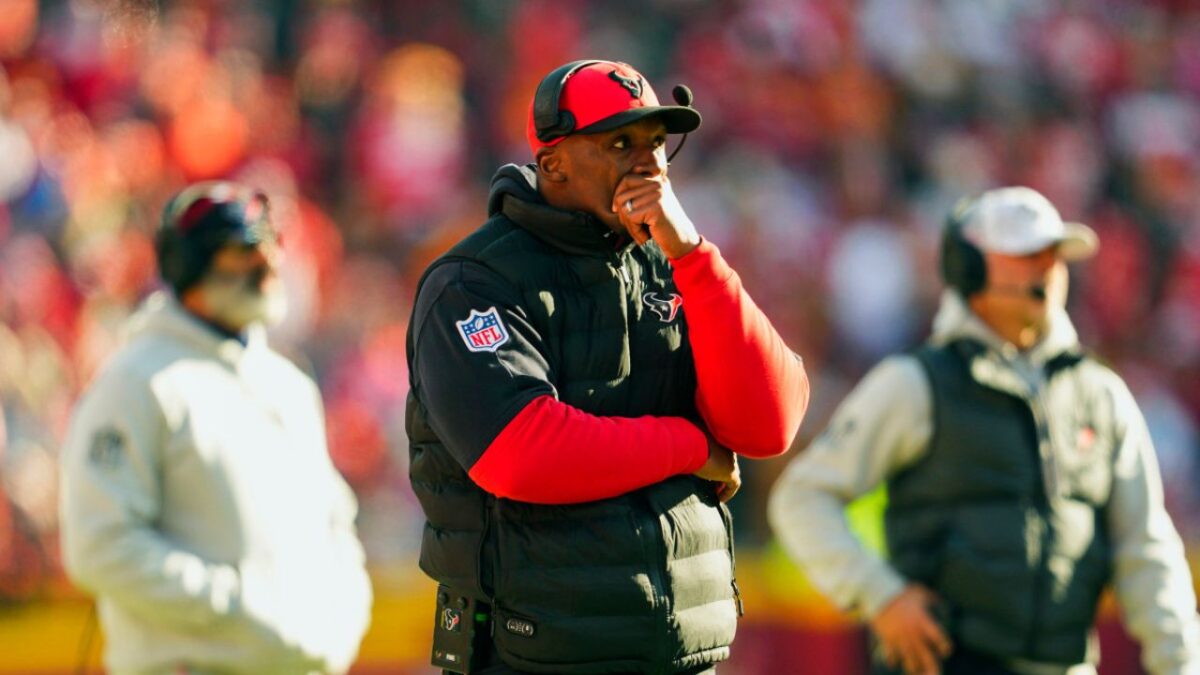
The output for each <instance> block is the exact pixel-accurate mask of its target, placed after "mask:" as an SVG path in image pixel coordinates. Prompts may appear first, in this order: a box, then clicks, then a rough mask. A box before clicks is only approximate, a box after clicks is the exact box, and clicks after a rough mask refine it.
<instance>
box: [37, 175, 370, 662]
mask: <svg viewBox="0 0 1200 675" xmlns="http://www.w3.org/2000/svg"><path fill="white" fill-rule="evenodd" d="M157 248H158V255H159V271H160V273H161V276H162V278H163V280H164V281H165V282H166V284H167V285H168V286H169V287H170V292H160V293H156V294H154V295H152V296H151V297H150V298H148V299H147V301H146V302H145V303H144V305H143V307H142V308H141V311H140V312H139V313H138V314H137V315H136V316H135V317H134V318H133V319H132V320H131V324H130V326H129V339H128V343H127V344H126V345H125V346H124V347H123V348H122V349H121V350H120V351H119V352H118V353H117V354H116V355H115V356H114V357H113V358H112V360H111V361H110V362H109V363H108V365H107V367H105V368H104V369H103V370H102V371H101V372H100V374H99V375H97V377H96V380H95V381H94V383H93V384H92V385H91V387H90V388H89V389H88V391H87V392H85V394H84V396H83V397H82V398H81V400H80V402H79V404H78V407H77V408H76V410H75V414H74V416H73V419H72V423H71V426H70V430H69V432H68V436H67V441H66V444H65V447H64V449H63V453H62V469H61V473H62V476H61V479H62V490H61V495H62V499H61V516H60V517H61V521H62V547H63V556H64V564H65V567H66V570H67V573H68V575H69V576H70V577H71V578H72V579H73V580H74V581H75V582H76V583H78V584H79V585H80V586H81V587H83V588H84V589H87V590H89V591H91V592H92V593H94V594H95V595H96V596H97V600H98V605H99V613H100V620H101V623H102V625H103V628H104V631H105V636H106V644H107V654H106V663H107V666H108V668H109V669H110V671H111V672H114V673H181V672H186V673H215V672H222V673H341V672H345V671H346V670H347V669H348V668H349V667H350V664H351V662H352V661H353V660H354V657H355V655H356V653H357V650H358V645H359V641H360V640H361V638H362V635H363V633H364V632H365V630H366V627H367V624H368V622H369V614H370V606H371V586H370V582H369V580H368V578H367V574H366V570H365V568H364V557H363V551H362V547H361V545H360V544H359V541H358V538H357V536H356V534H355V529H354V518H355V513H356V503H355V499H354V496H353V494H352V493H351V492H350V490H349V488H348V487H347V486H346V484H345V483H344V482H343V480H342V478H341V476H340V475H339V474H338V473H337V471H336V470H335V469H334V467H333V465H332V464H331V462H330V459H329V455H328V452H327V450H326V446H325V438H326V437H325V429H324V423H323V415H322V404H321V398H320V395H319V393H318V391H317V388H316V386H315V384H314V383H313V381H312V380H311V379H310V378H309V377H308V376H307V375H305V374H304V373H302V372H301V371H300V370H299V369H298V368H296V367H295V366H294V365H293V364H292V363H291V362H289V361H288V360H286V359H285V358H283V357H282V356H280V355H279V354H277V353H276V352H275V351H273V350H272V349H271V348H270V347H269V346H268V345H267V343H266V341H265V335H264V330H263V325H262V324H264V323H271V322H277V321H278V320H279V319H280V318H282V315H283V313H284V311H285V297H284V295H283V289H282V286H281V283H280V280H279V278H278V276H277V274H278V266H279V264H280V257H281V251H280V248H279V245H278V243H277V239H276V233H275V230H274V227H273V224H272V222H271V217H270V213H269V210H268V204H267V200H266V197H265V195H263V194H262V193H261V192H258V191H256V190H253V189H250V188H248V187H245V186H243V185H239V184H235V183H229V182H204V183H197V184H195V185H192V186H190V187H188V188H186V189H184V190H183V191H182V192H180V193H179V194H178V195H177V196H175V197H174V198H173V199H172V200H171V201H170V202H169V203H168V204H167V206H166V208H165V210H164V214H163V219H162V225H161V228H160V230H159V233H158V240H157Z"/></svg>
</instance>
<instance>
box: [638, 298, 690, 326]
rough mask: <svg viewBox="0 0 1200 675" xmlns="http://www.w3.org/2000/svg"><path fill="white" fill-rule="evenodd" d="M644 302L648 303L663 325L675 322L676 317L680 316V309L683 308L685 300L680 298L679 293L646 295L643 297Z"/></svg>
mask: <svg viewBox="0 0 1200 675" xmlns="http://www.w3.org/2000/svg"><path fill="white" fill-rule="evenodd" d="M642 302H644V303H646V306H647V307H649V308H650V309H651V311H653V312H654V313H655V314H657V315H658V318H659V320H661V321H662V322H663V323H671V322H672V321H674V320H675V316H676V315H677V314H679V308H680V307H683V298H681V297H679V294H678V293H653V292H651V293H646V294H644V295H642Z"/></svg>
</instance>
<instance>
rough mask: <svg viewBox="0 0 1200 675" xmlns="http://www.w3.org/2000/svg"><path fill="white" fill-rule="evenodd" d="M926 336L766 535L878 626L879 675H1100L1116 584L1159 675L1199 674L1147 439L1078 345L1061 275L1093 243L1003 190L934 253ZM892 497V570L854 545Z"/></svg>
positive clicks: (844, 423)
mask: <svg viewBox="0 0 1200 675" xmlns="http://www.w3.org/2000/svg"><path fill="white" fill-rule="evenodd" d="M942 243H943V248H942V273H943V277H944V279H945V281H946V284H947V286H948V289H947V291H946V292H945V294H944V296H943V300H942V307H941V310H940V312H939V314H938V316H937V318H936V319H935V321H934V327H933V335H932V337H931V338H930V339H929V341H928V342H927V343H926V344H925V346H923V347H922V348H920V349H918V350H916V351H915V352H914V353H911V354H905V355H901V356H894V357H891V358H888V359H885V360H884V361H883V362H882V363H880V364H879V365H878V366H877V367H876V368H875V369H874V370H872V371H871V372H870V373H868V374H867V375H866V377H865V378H864V379H863V381H862V382H861V383H859V385H858V386H857V387H856V388H855V390H854V391H853V392H851V394H850V395H849V396H848V397H847V398H846V400H845V402H843V403H842V405H841V407H840V408H839V409H838V410H837V412H836V413H835V414H834V416H833V419H832V420H831V422H830V424H829V427H828V429H827V430H826V432H825V433H824V434H822V435H821V436H820V437H819V438H818V439H817V440H816V441H814V443H813V445H812V447H811V448H810V449H809V450H808V451H807V452H806V453H804V454H803V455H801V456H800V457H799V458H798V459H797V460H796V461H795V462H793V463H792V464H791V465H790V466H789V467H788V469H787V470H786V472H785V473H784V475H783V476H782V478H781V479H780V480H779V482H778V484H777V485H776V486H775V489H774V491H773V493H772V496H771V501H770V519H771V525H772V527H773V528H774V530H775V532H776V534H777V535H778V537H779V539H780V541H781V542H782V543H783V545H784V547H785V548H786V549H787V551H788V552H789V553H790V554H791V555H792V556H793V557H794V558H795V559H796V560H797V561H799V562H800V563H801V564H802V565H803V567H804V569H805V571H806V572H807V573H808V575H809V577H810V579H811V580H812V581H813V583H814V584H815V585H816V586H817V588H819V589H820V590H821V591H823V592H824V593H826V594H827V595H828V596H829V597H830V598H831V599H833V600H834V601H835V602H836V603H838V604H839V605H841V606H842V607H843V608H846V609H848V610H851V611H854V612H856V613H857V614H858V615H860V616H861V617H863V618H864V619H866V620H868V621H869V622H870V625H871V628H872V630H873V632H874V634H875V637H876V638H877V643H878V650H877V654H876V655H877V656H878V657H880V658H878V660H877V662H876V664H875V672H876V673H889V672H897V671H899V670H901V669H903V670H904V671H905V672H907V673H939V672H941V673H946V674H948V675H1014V674H1015V675H1042V674H1045V675H1086V674H1087V673H1091V674H1092V675H1094V674H1095V672H1096V670H1095V666H1094V663H1095V660H1096V658H1097V653H1096V649H1095V640H1094V636H1093V635H1092V631H1091V629H1092V624H1093V622H1094V619H1095V614H1096V607H1097V603H1098V600H1099V598H1100V594H1101V591H1102V590H1103V589H1104V587H1105V586H1106V585H1107V584H1109V583H1112V584H1113V585H1114V586H1115V588H1116V593H1117V598H1118V599H1119V601H1120V603H1121V607H1122V610H1123V612H1124V618H1125V623H1126V626H1127V627H1128V628H1129V630H1130V632H1131V633H1133V635H1134V636H1135V637H1136V638H1138V640H1140V641H1141V643H1142V660H1143V662H1144V663H1145V666H1146V668H1147V669H1148V670H1149V672H1150V673H1152V674H1153V675H1185V674H1187V675H1197V674H1198V673H1200V625H1198V624H1197V619H1196V602H1195V596H1194V593H1193V588H1192V579H1191V575H1190V573H1189V571H1188V567H1187V562H1186V560H1185V559H1184V554H1183V546H1182V544H1181V542H1180V539H1179V535H1178V534H1177V533H1176V531H1175V528H1174V527H1173V525H1172V523H1171V520H1170V518H1169V517H1168V515H1167V513H1166V510H1165V509H1164V508H1163V501H1162V485H1161V478H1160V476H1159V471H1158V465H1157V463H1156V461H1155V456H1154V448H1153V446H1152V445H1151V442H1150V437H1149V434H1148V433H1147V431H1146V425H1145V421H1144V420H1143V419H1142V414H1141V412H1140V411H1139V410H1138V407H1137V404H1136V403H1135V402H1134V399H1133V397H1132V395H1131V394H1130V393H1129V390H1128V389H1127V388H1126V386H1125V383H1124V382H1122V381H1121V378H1120V377H1119V376H1118V375H1117V374H1116V373H1114V372H1113V371H1112V370H1110V369H1109V368H1107V367H1105V366H1104V365H1102V364H1101V363H1100V362H1098V361H1097V360H1096V359H1094V358H1092V357H1091V356H1089V355H1088V354H1087V353H1086V352H1085V351H1084V350H1083V349H1082V347H1081V346H1080V344H1079V340H1078V337H1077V336H1076V333H1075V329H1074V328H1073V327H1072V325H1071V320H1070V318H1068V316H1067V313H1066V311H1065V309H1064V306H1065V301H1066V294H1067V268H1066V261H1068V260H1078V259H1081V258H1085V257H1088V256H1090V255H1091V254H1092V253H1093V252H1094V250H1095V249H1096V246H1097V241H1096V236H1095V233H1093V232H1092V231H1091V229H1090V228H1087V227H1086V226H1084V225H1081V224H1078V223H1064V222H1063V221H1062V219H1061V217H1060V216H1059V214H1058V211H1057V210H1056V209H1055V208H1054V207H1053V206H1052V205H1051V204H1050V202H1049V201H1047V200H1046V199H1045V197H1043V196H1042V195H1040V194H1038V193H1037V192H1035V191H1033V190H1030V189H1028V188H1003V189H999V190H993V191H990V192H987V193H985V194H984V195H983V196H982V197H981V198H980V199H978V200H976V201H974V202H971V203H969V204H967V205H965V206H964V207H963V208H961V209H959V210H958V211H956V213H955V214H954V215H953V216H952V217H951V219H950V220H949V222H948V223H947V226H946V229H945V231H944V234H943V242H942ZM881 483H884V484H886V485H887V490H888V507H887V511H886V514H885V518H884V521H885V522H884V526H885V533H886V537H887V544H888V549H889V560H887V561H884V560H881V559H880V558H878V557H877V556H875V555H874V554H872V553H870V552H869V551H867V550H866V549H865V548H864V547H863V546H862V544H860V543H859V541H858V540H857V539H856V538H855V537H854V535H852V534H851V532H850V530H849V529H848V527H847V524H846V520H845V517H844V515H843V509H844V507H845V505H846V503H848V502H849V501H851V500H853V499H855V498H857V497H859V496H861V495H863V494H865V493H867V492H870V491H871V490H873V489H874V488H876V487H877V486H878V485H880V484H881Z"/></svg>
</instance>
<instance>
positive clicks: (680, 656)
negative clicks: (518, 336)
mask: <svg viewBox="0 0 1200 675" xmlns="http://www.w3.org/2000/svg"><path fill="white" fill-rule="evenodd" d="M489 212H490V214H491V218H490V219H489V220H488V221H487V222H486V223H485V224H484V225H483V226H482V227H481V228H480V229H479V230H477V231H476V232H475V233H473V234H472V235H471V236H469V237H468V238H467V239H465V240H463V241H462V242H461V243H459V244H458V245H457V246H455V247H454V248H453V249H452V250H451V251H450V252H449V253H447V255H446V256H445V257H444V258H443V260H463V259H468V260H471V261H474V262H476V263H478V264H482V265H484V266H486V267H487V268H488V269H490V270H492V271H494V272H495V273H497V274H498V275H499V276H500V277H502V278H503V279H504V280H505V281H506V282H507V283H508V284H509V285H510V286H511V288H514V289H516V290H517V291H518V292H519V293H520V294H521V297H522V298H523V309H524V311H525V312H526V314H527V317H528V321H529V322H530V324H531V325H532V326H533V327H534V328H535V329H536V330H537V331H538V333H539V334H540V335H541V336H542V337H543V339H544V342H545V344H546V345H547V349H548V351H549V353H548V354H546V357H547V359H548V360H549V361H550V362H551V364H552V366H553V368H552V372H554V373H555V377H556V378H557V379H556V381H555V382H553V384H554V386H555V388H556V389H557V391H558V392H559V396H560V398H561V400H562V401H563V402H565V403H567V404H570V405H572V406H575V407H578V408H580V409H581V410H583V411H585V412H588V413H592V414H596V415H606V416H623V417H636V416H640V415H664V416H665V415H671V416H682V417H688V418H691V419H697V413H696V408H695V403H694V398H695V390H696V377H695V370H694V366H693V363H692V356H691V349H690V347H689V343H688V340H687V326H686V323H685V322H684V321H674V322H672V323H664V322H663V321H661V320H659V318H658V317H657V316H655V315H654V314H653V313H651V311H650V309H649V308H648V306H647V304H646V303H645V302H644V301H643V294H644V293H647V292H660V293H662V292H667V293H669V292H673V291H674V290H675V288H674V284H673V282H672V277H671V271H670V268H669V266H668V263H667V260H666V258H665V257H664V256H663V254H662V252H661V251H659V250H658V249H657V248H656V247H655V246H653V245H647V246H645V247H641V248H639V247H636V246H632V245H630V244H627V243H626V244H624V245H620V244H619V243H618V242H617V238H616V237H615V236H614V235H612V234H610V233H609V230H608V229H607V228H605V227H604V226H603V225H602V224H601V223H599V222H598V221H596V220H595V219H593V218H591V217H590V216H586V215H584V214H582V213H572V212H565V211H561V210H557V209H553V208H551V207H549V206H547V205H545V204H544V202H542V200H541V199H540V197H539V196H538V195H537V193H536V192H535V191H534V190H533V189H532V188H531V187H530V181H529V180H528V179H527V177H526V175H525V174H523V173H522V170H520V169H518V168H517V167H515V166H508V167H505V168H503V169H501V171H500V172H499V173H498V174H497V177H496V179H494V181H493V191H492V195H491V198H490V200H489ZM437 264H438V263H436V262H435V263H434V265H435V266H436V265H437ZM431 269H432V268H431ZM685 311H686V309H685ZM407 427H408V435H409V440H410V456H411V467H410V473H411V478H412V484H413V487H414V490H415V491H416V494H417V496H418V498H419V499H420V501H421V504H422V506H423V507H424V510H425V514H426V517H427V521H428V522H427V523H426V526H425V530H424V536H423V539H422V545H421V567H422V569H423V570H424V571H425V572H426V573H428V574H429V575H430V576H432V577H433V578H434V579H436V580H438V581H439V582H442V583H445V584H448V585H451V586H453V587H456V588H460V589H468V590H469V592H471V593H474V594H475V595H477V596H478V597H479V598H481V599H484V600H486V601H488V602H490V603H491V605H492V607H493V612H494V615H495V622H494V625H495V628H494V641H495V645H496V648H497V649H498V650H499V652H500V654H501V655H502V657H503V658H504V660H505V662H507V663H508V664H510V665H512V666H514V667H516V668H519V669H521V670H527V671H531V672H542V673H609V672H642V673H672V672H678V671H682V670H685V669H689V668H692V667H695V666H699V665H703V664H709V663H715V662H718V661H722V660H724V659H726V658H727V657H728V655H729V644H730V643H731V642H732V640H733V636H734V630H735V628H736V623H737V606H736V604H735V598H734V592H735V589H736V584H735V582H734V581H733V544H732V524H731V521H730V518H729V512H728V511H727V510H726V509H725V507H724V506H723V505H720V504H719V503H718V502H717V500H716V498H715V496H714V491H713V487H712V486H711V485H710V484H708V483H706V482H704V481H701V480H699V479H697V478H695V477H692V476H678V477H675V478H672V479H669V480H667V481H664V482H662V483H658V484H656V485H652V486H650V487H647V488H644V489H641V490H637V491H635V492H632V493H629V494H626V495H622V496H619V497H615V498H612V499H606V500H601V501H596V502H589V503H584V504H577V505H564V506H545V505H536V504H528V503H522V502H516V501H511V500H507V499H496V498H493V497H492V496H490V495H488V494H487V493H485V492H484V491H483V490H481V489H480V488H479V487H477V486H476V485H475V484H474V483H473V482H472V481H471V480H470V478H469V477H468V476H467V474H466V473H465V472H464V471H463V469H462V468H461V467H460V466H459V465H458V464H457V463H456V462H455V460H454V459H452V458H451V456H450V454H449V452H447V451H446V450H445V448H444V447H443V446H442V445H441V443H440V442H439V440H438V438H437V436H436V434H435V433H434V432H433V430H432V429H431V427H430V425H429V422H428V411H427V410H426V409H425V406H424V405H423V404H422V402H421V400H420V392H416V395H415V396H410V397H409V402H408V411H407ZM566 450H569V449H564V451H566ZM654 450H655V449H654V448H646V452H647V453H650V452H654ZM512 618H516V619H519V620H522V621H523V622H527V623H530V624H532V625H533V631H532V632H533V634H532V636H530V635H528V634H527V633H528V632H529V631H528V630H522V631H509V630H506V628H505V627H506V625H509V623H510V622H509V619H512ZM520 625H522V626H524V625H526V624H525V623H522V624H520Z"/></svg>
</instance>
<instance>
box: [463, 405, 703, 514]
mask: <svg viewBox="0 0 1200 675" xmlns="http://www.w3.org/2000/svg"><path fill="white" fill-rule="evenodd" d="M707 460H708V440H707V439H706V438H705V436H704V432H702V431H700V429H698V428H697V427H696V425H694V424H692V423H691V422H688V421H687V420H685V419H683V418H680V417H649V416H647V417H600V416H597V415H589V414H588V413H585V412H583V411H582V410H579V409H578V408H574V407H572V406H569V405H567V404H566V403H563V402H561V401H559V400H557V399H555V398H554V397H552V396H539V397H538V398H535V399H533V400H532V401H530V402H529V404H528V405H526V406H525V407H524V408H522V409H521V412H519V413H517V415H516V417H514V418H513V419H512V420H511V421H510V422H509V423H508V424H507V425H506V426H505V427H504V429H503V430H502V431H501V432H500V434H499V435H497V436H496V438H495V439H494V440H493V441H492V443H491V444H490V445H489V446H488V448H487V450H485V451H484V453H483V455H482V456H481V457H480V458H479V460H478V461H477V462H475V464H474V466H472V467H471V470H470V472H469V475H470V476H471V480H473V481H475V483H476V484H477V485H479V487H481V488H483V489H484V490H487V491H488V492H490V493H492V494H494V495H496V496H497V497H505V498H508V499H515V500H518V501H523V502H534V503H537V504H574V503H578V502H590V501H592V500H596V499H605V498H607V497H615V496H617V495H621V494H625V493H626V492H629V491H631V490H636V489H638V488H641V487H645V486H647V485H651V484H653V483H657V482H659V481H662V480H665V479H667V478H670V477H671V476H675V475H679V474H685V473H693V472H695V471H697V470H699V469H700V467H701V466H703V465H704V462H706V461H707Z"/></svg>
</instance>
